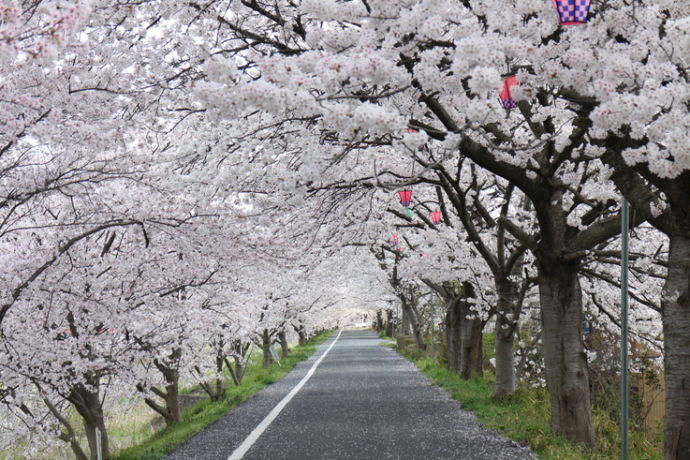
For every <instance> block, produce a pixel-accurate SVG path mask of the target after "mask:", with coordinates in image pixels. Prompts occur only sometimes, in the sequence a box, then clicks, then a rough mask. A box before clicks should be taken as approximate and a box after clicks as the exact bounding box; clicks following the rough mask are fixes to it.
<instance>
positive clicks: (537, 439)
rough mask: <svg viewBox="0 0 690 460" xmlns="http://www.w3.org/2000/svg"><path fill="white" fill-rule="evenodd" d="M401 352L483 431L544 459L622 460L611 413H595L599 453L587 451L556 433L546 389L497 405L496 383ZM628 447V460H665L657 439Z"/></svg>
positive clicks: (640, 439) (633, 437) (634, 436)
mask: <svg viewBox="0 0 690 460" xmlns="http://www.w3.org/2000/svg"><path fill="white" fill-rule="evenodd" d="M394 348H396V349H397V347H394ZM398 352H399V353H400V354H401V355H402V356H404V357H405V358H407V359H409V360H410V361H412V362H413V363H414V364H415V365H416V366H417V368H418V369H419V370H420V371H421V372H422V373H423V374H425V375H426V376H428V377H429V378H430V379H431V380H432V381H433V383H434V384H436V385H438V386H440V387H441V388H443V389H444V390H446V392H448V394H449V395H450V396H451V397H452V398H453V399H455V400H457V401H459V402H460V403H461V405H462V407H463V409H465V410H468V411H470V412H472V413H474V414H475V415H476V416H477V418H478V420H479V421H480V422H481V424H482V425H483V426H484V427H486V428H490V429H495V430H497V431H499V432H500V433H501V434H503V435H504V436H506V437H507V438H510V439H512V440H514V441H517V442H519V443H521V444H523V445H524V444H527V445H529V446H530V448H531V449H532V450H533V451H534V452H536V453H537V454H538V455H539V458H540V459H541V460H614V459H620V431H619V425H618V423H617V421H615V420H613V419H612V418H611V416H610V415H609V414H607V413H604V412H603V411H600V410H598V409H597V408H595V409H594V414H593V418H594V427H595V431H596V436H597V440H598V445H597V446H596V448H588V447H583V446H580V445H577V444H573V443H571V442H569V441H567V440H565V439H564V438H562V437H560V436H557V435H555V434H553V433H552V431H551V425H550V413H551V409H550V403H549V395H548V392H547V391H546V390H545V389H540V388H519V389H518V390H517V392H516V393H515V394H514V395H513V396H511V397H509V398H505V399H501V400H497V399H494V398H492V397H491V395H492V393H493V385H494V382H493V381H492V380H491V379H490V378H481V377H475V378H472V379H470V380H463V379H462V378H461V377H460V376H459V375H458V374H456V373H454V372H451V371H449V370H448V369H446V368H444V367H442V366H441V365H440V364H438V363H437V362H436V361H435V360H433V359H431V358H429V357H428V356H424V355H422V354H420V353H419V352H418V351H413V352H412V353H409V354H408V353H403V352H401V351H400V350H399V349H398ZM629 442H630V448H629V457H628V458H630V459H631V460H658V459H660V458H663V453H662V448H661V444H662V443H660V442H659V439H652V440H649V439H647V438H646V437H645V435H644V433H641V432H634V431H632V432H631V433H630V435H629Z"/></svg>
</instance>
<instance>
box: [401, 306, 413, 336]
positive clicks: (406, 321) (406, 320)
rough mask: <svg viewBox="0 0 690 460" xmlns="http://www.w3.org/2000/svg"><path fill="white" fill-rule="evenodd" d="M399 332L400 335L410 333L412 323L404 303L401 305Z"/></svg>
mask: <svg viewBox="0 0 690 460" xmlns="http://www.w3.org/2000/svg"><path fill="white" fill-rule="evenodd" d="M400 333H401V334H402V335H411V334H412V325H411V324H410V317H409V313H408V312H407V308H406V307H405V305H403V309H402V326H401V329H400Z"/></svg>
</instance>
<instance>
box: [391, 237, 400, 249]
mask: <svg viewBox="0 0 690 460" xmlns="http://www.w3.org/2000/svg"><path fill="white" fill-rule="evenodd" d="M391 244H392V245H393V247H397V246H398V245H400V237H399V236H398V235H391Z"/></svg>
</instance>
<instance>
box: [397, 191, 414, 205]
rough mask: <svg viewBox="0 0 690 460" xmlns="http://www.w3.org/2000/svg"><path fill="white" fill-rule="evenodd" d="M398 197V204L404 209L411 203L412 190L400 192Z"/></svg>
mask: <svg viewBox="0 0 690 460" xmlns="http://www.w3.org/2000/svg"><path fill="white" fill-rule="evenodd" d="M398 196H399V197H400V204H401V205H403V206H405V207H406V208H407V207H409V206H410V204H411V203H412V190H400V191H399V192H398Z"/></svg>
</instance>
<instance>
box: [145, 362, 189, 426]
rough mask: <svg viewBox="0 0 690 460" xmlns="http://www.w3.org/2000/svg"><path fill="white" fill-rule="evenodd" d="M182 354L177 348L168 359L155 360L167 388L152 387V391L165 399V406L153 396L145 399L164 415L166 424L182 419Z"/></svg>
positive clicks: (148, 404)
mask: <svg viewBox="0 0 690 460" xmlns="http://www.w3.org/2000/svg"><path fill="white" fill-rule="evenodd" d="M181 356H182V350H181V349H179V348H176V349H174V350H173V351H172V353H171V354H170V355H169V356H168V358H167V359H166V360H158V359H155V360H154V361H153V363H154V365H155V366H156V368H157V369H158V370H159V371H160V372H161V374H163V377H164V378H165V388H164V390H161V389H160V388H156V387H151V392H152V393H153V394H155V395H156V396H158V397H159V398H161V399H162V400H163V406H161V405H160V404H158V403H156V401H154V400H153V399H151V398H145V399H144V402H145V403H146V405H147V406H149V407H150V408H151V409H153V410H154V411H156V412H158V414H160V415H161V416H162V417H163V419H164V420H165V424H166V426H170V425H172V424H173V423H175V422H179V421H180V416H181V411H180V401H179V388H178V383H179V380H180V371H179V369H178V365H179V360H180V357H181Z"/></svg>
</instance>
